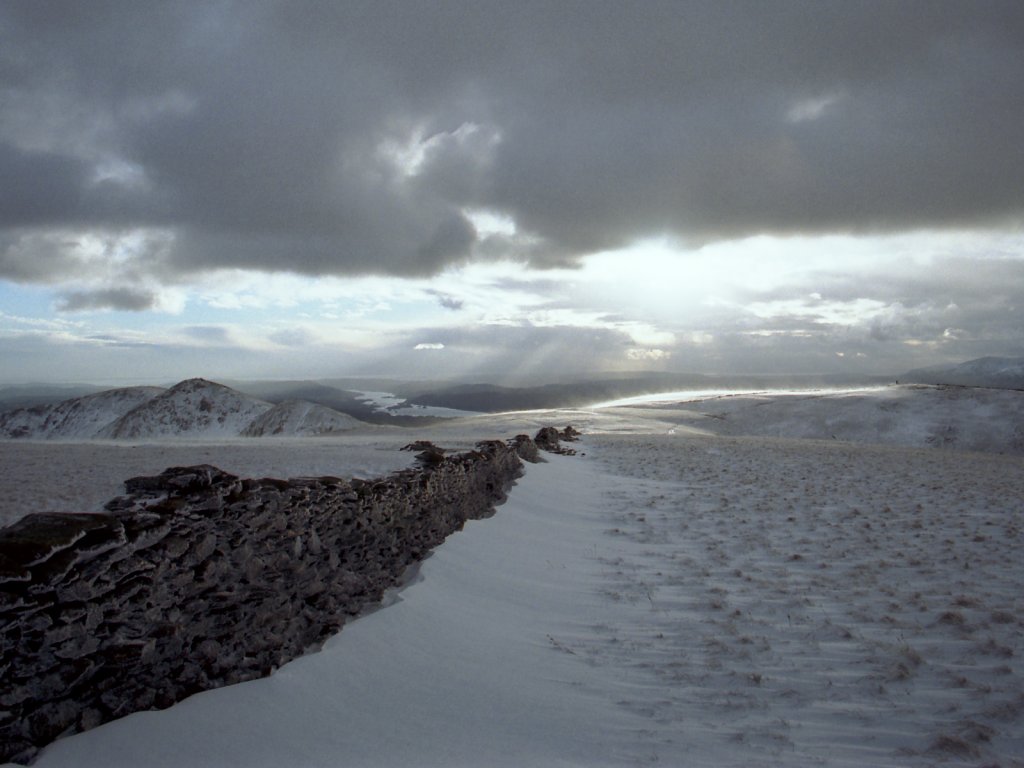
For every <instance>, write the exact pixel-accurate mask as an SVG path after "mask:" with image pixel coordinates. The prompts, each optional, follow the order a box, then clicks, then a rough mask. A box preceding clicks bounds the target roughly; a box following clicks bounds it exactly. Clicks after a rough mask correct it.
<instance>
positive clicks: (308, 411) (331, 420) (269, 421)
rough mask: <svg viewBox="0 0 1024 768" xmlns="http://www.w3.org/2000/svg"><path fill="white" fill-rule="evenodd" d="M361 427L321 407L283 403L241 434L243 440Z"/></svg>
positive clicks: (352, 419)
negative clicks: (244, 438)
mask: <svg viewBox="0 0 1024 768" xmlns="http://www.w3.org/2000/svg"><path fill="white" fill-rule="evenodd" d="M360 424H362V422H361V421H359V420H358V419H355V418H353V417H352V416H349V415H348V414H345V413H339V412H338V411H335V410H334V409H332V408H328V407H327V406H324V405H317V404H316V403H310V402H308V401H305V400H286V401H285V402H283V403H279V404H277V405H275V406H274V407H273V408H271V409H270V410H269V411H265V412H264V413H262V414H260V415H259V416H257V417H256V419H255V420H254V421H253V422H252V423H251V424H249V426H247V427H246V428H245V429H244V430H242V436H244V437H264V436H267V435H284V436H307V435H323V434H328V433H331V432H344V431H345V430H349V429H354V428H355V427H358V426H359V425H360Z"/></svg>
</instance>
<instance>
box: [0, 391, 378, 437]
mask: <svg viewBox="0 0 1024 768" xmlns="http://www.w3.org/2000/svg"><path fill="white" fill-rule="evenodd" d="M361 424H362V422H361V421H359V420H358V419H356V418H354V417H352V416H349V415H347V414H344V413H340V412H338V411H335V410H333V409H331V408H328V407H326V406H323V405H318V404H316V403H311V402H308V401H305V400H289V401H287V402H284V403H280V404H278V405H272V404H271V403H268V402H266V401H265V400H260V399H259V398H256V397H252V396H250V395H247V394H245V393H243V392H239V391H238V390H236V389H232V388H231V387H226V386H224V385H223V384H217V383H216V382H212V381H207V380H206V379H187V380H186V381H182V382H179V383H178V384H175V385H174V386H173V387H171V388H170V389H163V388H162V387H130V388H127V389H111V390H107V391H105V392H99V393H97V394H94V395H87V396H85V397H75V398H72V399H70V400H65V401H64V402H61V403H57V404H55V405H44V406H35V407H32V408H18V409H16V410H13V411H8V412H7V413H0V439H3V438H22V439H28V440H52V439H63V440H91V439H96V438H108V439H110V438H112V439H126V440H149V439H156V438H177V437H187V438H229V437H239V436H243V437H262V436H265V435H280V436H294V437H299V436H312V435H322V434H329V433H333V432H342V431H345V430H349V429H353V428H355V427H357V426H360V425H361Z"/></svg>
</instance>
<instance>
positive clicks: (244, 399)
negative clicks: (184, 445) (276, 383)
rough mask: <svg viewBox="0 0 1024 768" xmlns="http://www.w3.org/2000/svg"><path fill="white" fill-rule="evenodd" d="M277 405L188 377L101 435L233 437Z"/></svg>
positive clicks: (210, 382)
mask: <svg viewBox="0 0 1024 768" xmlns="http://www.w3.org/2000/svg"><path fill="white" fill-rule="evenodd" d="M272 407H273V406H272V405H271V404H270V403H268V402H266V401H264V400H257V399H256V398H255V397H250V396H249V395H246V394H243V393H241V392H239V391H237V390H234V389H231V388H230V387H225V386H224V385H223V384H217V383H215V382H212V381H207V380H206V379H187V380H185V381H182V382H180V383H178V384H175V385H174V386H173V387H171V388H170V389H168V390H167V391H165V392H162V393H161V394H159V395H157V396H156V397H154V398H152V399H151V400H148V401H147V402H145V403H143V404H142V405H140V406H139V407H138V408H135V409H134V410H132V411H130V412H128V413H126V414H125V415H124V416H121V417H120V418H118V419H116V420H115V421H113V422H111V423H110V424H108V425H107V426H106V427H105V428H104V429H103V430H101V431H100V432H99V434H98V437H110V438H118V439H133V440H137V439H140V438H155V437H183V436H188V437H232V436H237V435H239V434H241V433H242V432H243V430H245V428H246V427H248V426H249V425H250V424H251V423H252V422H253V420H255V419H256V418H257V417H259V416H261V415H263V414H264V413H266V412H267V411H269V410H270V409H271V408H272Z"/></svg>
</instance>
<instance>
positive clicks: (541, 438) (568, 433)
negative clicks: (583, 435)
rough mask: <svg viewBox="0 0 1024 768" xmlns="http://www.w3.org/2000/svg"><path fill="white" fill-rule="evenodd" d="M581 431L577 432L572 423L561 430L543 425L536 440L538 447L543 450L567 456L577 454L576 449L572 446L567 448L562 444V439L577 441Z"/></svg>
mask: <svg viewBox="0 0 1024 768" xmlns="http://www.w3.org/2000/svg"><path fill="white" fill-rule="evenodd" d="M579 435H580V433H579V432H577V431H576V430H575V429H574V428H573V426H572V425H571V424H570V425H569V426H567V427H566V428H565V429H563V430H562V431H561V432H559V431H558V430H557V429H555V428H554V427H542V428H541V429H540V431H539V432H537V436H536V437H535V438H534V442H535V443H536V444H537V447H538V448H540V449H541V450H542V451H549V452H550V453H561V454H563V455H566V456H575V455H576V451H574V450H573V449H572V448H565V447H564V446H562V445H561V442H560V441H562V440H565V441H566V442H569V443H571V442H575V441H576V440H577V439H578V438H579Z"/></svg>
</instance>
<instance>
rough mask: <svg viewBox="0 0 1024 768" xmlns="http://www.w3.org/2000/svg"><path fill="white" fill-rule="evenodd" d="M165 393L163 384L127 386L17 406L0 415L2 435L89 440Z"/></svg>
mask: <svg viewBox="0 0 1024 768" xmlns="http://www.w3.org/2000/svg"><path fill="white" fill-rule="evenodd" d="M164 392H165V390H164V389H162V388H161V387H126V388H123V389H109V390H106V391H105V392H98V393H96V394H93V395H85V396H84V397H74V398H71V399H69V400H65V401H63V402H60V403H57V404H56V405H37V406H33V407H31V408H18V409H16V410H13V411H8V412H7V413H2V414H0V436H3V437H29V438H35V439H45V440H52V439H66V440H76V439H88V438H91V437H95V436H96V435H97V434H99V432H100V431H101V430H102V429H103V428H104V427H106V426H107V425H108V424H110V423H111V422H112V421H115V420H116V419H119V418H121V417H122V416H124V415H125V414H127V413H129V412H131V411H133V410H135V409H136V408H138V407H139V406H141V405H143V404H145V403H147V402H149V401H150V400H152V399H153V398H155V397H158V396H160V395H162V394H163V393H164Z"/></svg>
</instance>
